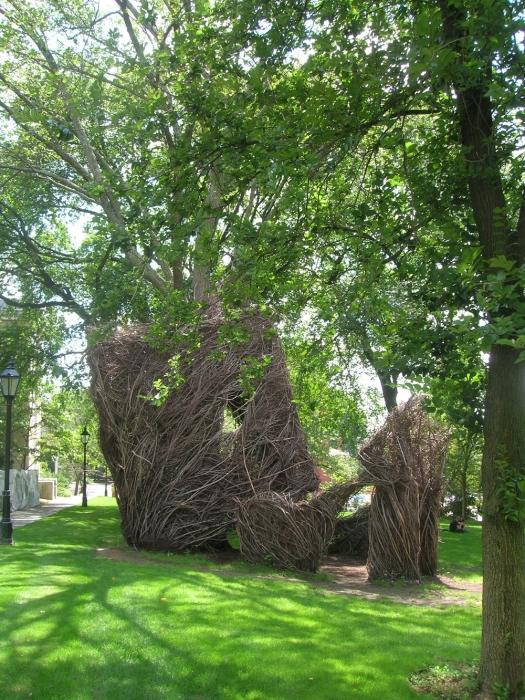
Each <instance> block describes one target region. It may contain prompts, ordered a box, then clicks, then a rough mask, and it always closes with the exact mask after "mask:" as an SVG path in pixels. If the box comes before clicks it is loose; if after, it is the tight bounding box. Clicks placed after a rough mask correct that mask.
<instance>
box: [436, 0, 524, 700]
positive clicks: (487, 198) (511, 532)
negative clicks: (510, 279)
mask: <svg viewBox="0 0 525 700" xmlns="http://www.w3.org/2000/svg"><path fill="white" fill-rule="evenodd" d="M439 5H440V9H441V13H442V18H443V33H444V36H445V39H446V40H447V41H448V42H449V44H450V45H451V46H452V47H453V49H454V50H455V51H456V52H457V54H458V58H457V63H458V64H459V66H460V69H461V70H460V71H458V72H456V74H455V77H454V78H453V79H452V82H453V85H454V89H455V92H456V96H457V105H458V123H459V127H460V135H461V143H462V146H463V149H464V151H463V152H464V157H465V163H466V165H467V172H468V188H469V193H470V204H471V207H472V212H473V215H474V220H475V222H476V227H477V230H478V234H479V240H480V243H481V246H482V248H483V258H484V260H485V262H486V263H487V267H488V264H489V261H490V260H491V259H492V258H494V257H496V256H498V255H504V256H505V257H506V258H507V259H510V260H513V261H514V262H516V263H517V264H518V265H520V264H522V263H523V251H524V250H525V245H524V243H525V241H524V240H523V239H524V235H525V234H524V233H523V230H524V227H520V226H519V225H518V226H517V227H513V226H512V225H511V223H510V222H509V220H508V218H507V215H506V200H505V194H504V191H503V186H502V180H501V162H500V159H499V156H498V152H497V149H496V146H495V137H496V132H495V127H494V122H493V116H492V103H491V98H490V97H489V96H488V94H487V93H488V88H489V85H490V83H491V81H492V79H493V77H492V66H493V58H494V57H493V56H491V55H487V56H485V59H486V61H485V65H479V62H478V64H477V67H473V65H474V63H473V62H471V60H470V59H471V58H472V56H471V48H469V47H472V45H473V44H472V41H471V40H472V39H475V38H476V37H469V36H468V34H467V32H468V31H469V30H468V26H469V25H468V23H467V22H466V21H465V20H466V19H467V7H466V6H465V5H463V4H461V3H457V2H454V1H451V0H440V2H439ZM476 10H477V8H476V6H475V5H474V6H469V9H468V12H470V13H472V14H474V13H475V12H476ZM482 10H483V8H482V7H481V5H480V12H482ZM508 312H509V310H507V309H506V308H505V307H504V304H503V303H502V305H501V307H500V308H499V309H497V312H495V315H496V316H505V315H508ZM518 354H519V351H517V350H515V349H514V348H512V347H510V346H507V345H496V344H495V345H493V346H492V348H491V351H490V360H489V370H488V384H487V394H486V399H485V421H484V436H485V444H484V449H483V461H482V487H483V509H484V517H483V576H484V582H483V627H482V645H481V647H482V648H481V664H480V682H481V686H482V697H483V698H485V699H487V700H489V699H490V700H492V699H493V698H495V697H496V694H495V684H500V685H501V686H503V688H505V687H507V688H508V692H507V694H506V695H505V697H506V698H509V700H510V699H511V698H512V699H514V698H518V697H519V696H520V695H521V693H520V691H519V686H520V685H521V684H523V683H524V681H525V538H524V530H523V520H521V521H518V522H513V521H512V520H511V519H509V518H508V517H507V518H506V517H505V513H504V505H505V503H504V499H503V498H502V494H501V493H498V489H499V488H500V487H501V485H502V469H507V470H510V472H511V473H512V474H513V475H514V476H520V478H522V479H523V478H525V362H520V363H517V358H518ZM507 515H508V513H507Z"/></svg>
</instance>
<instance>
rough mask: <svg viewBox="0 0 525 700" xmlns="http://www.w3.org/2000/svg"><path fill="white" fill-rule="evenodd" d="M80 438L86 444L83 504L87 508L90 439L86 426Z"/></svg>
mask: <svg viewBox="0 0 525 700" xmlns="http://www.w3.org/2000/svg"><path fill="white" fill-rule="evenodd" d="M80 438H81V440H82V444H83V445H84V486H83V488H82V505H83V506H84V507H85V508H87V491H86V472H87V460H86V450H87V444H88V440H89V433H88V429H87V428H84V430H83V431H82V432H81V433H80Z"/></svg>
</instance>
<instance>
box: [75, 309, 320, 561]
mask: <svg viewBox="0 0 525 700" xmlns="http://www.w3.org/2000/svg"><path fill="white" fill-rule="evenodd" d="M221 324H223V319H222V318H220V317H215V318H210V317H208V318H203V320H202V323H201V325H200V328H199V329H198V330H199V336H200V344H197V346H196V347H195V346H194V348H193V349H192V350H186V349H185V348H183V347H174V348H173V349H171V350H170V351H169V352H164V353H159V352H157V351H156V350H154V349H153V348H152V347H151V346H150V345H148V343H147V342H146V341H145V334H146V333H147V330H148V329H147V327H134V328H130V329H124V330H122V331H120V332H118V333H117V334H116V335H115V336H114V337H113V338H111V339H110V340H106V341H103V342H100V343H98V344H97V345H95V346H94V347H92V348H91V350H90V351H89V355H88V360H89V364H90V367H91V370H92V376H93V381H92V391H93V395H94V398H95V403H96V406H97V409H98V413H99V417H100V444H101V448H102V451H103V453H104V456H105V458H106V460H107V462H108V465H109V468H110V471H111V474H112V476H113V479H114V481H115V485H116V487H117V491H118V503H119V507H120V511H121V516H122V528H123V533H124V535H125V538H126V541H127V542H128V543H129V544H133V545H135V546H140V547H145V548H150V549H157V550H172V551H177V550H179V551H180V550H185V549H186V548H192V547H199V546H204V547H210V548H213V547H214V546H216V545H217V544H218V543H221V542H224V541H225V539H226V535H227V533H228V532H229V531H231V530H232V529H233V528H234V527H235V522H234V513H235V509H236V507H237V502H238V499H239V498H241V499H243V498H244V499H247V498H251V497H252V496H254V495H255V494H258V493H261V492H268V491H276V492H278V493H281V494H283V495H286V498H288V499H289V500H290V502H294V501H298V500H300V499H301V498H304V497H305V495H306V494H307V493H308V492H309V491H313V490H315V489H316V488H317V485H318V478H317V477H316V475H315V472H314V465H313V462H312V460H311V459H310V457H309V455H308V451H307V448H306V443H305V440H304V437H303V433H302V430H301V427H300V424H299V419H298V415H297V410H296V407H295V405H294V403H293V401H292V390H291V385H290V380H289V375H288V371H287V368H286V361H285V357H284V353H283V351H282V348H281V345H280V342H279V340H278V338H277V337H276V334H275V330H274V329H273V327H272V324H271V322H270V321H269V320H268V319H266V318H263V317H261V316H260V315H257V314H249V313H247V314H246V316H245V317H244V319H243V325H244V326H245V329H246V336H247V339H246V342H243V343H241V344H238V345H235V346H233V345H230V346H228V347H221V348H218V334H219V329H220V327H221ZM218 350H219V351H220V352H218ZM175 354H180V356H181V365H180V372H181V375H182V377H183V380H184V381H183V382H182V384H180V386H179V387H178V388H177V389H175V390H174V391H173V392H172V393H171V394H170V395H169V396H168V398H167V399H166V401H165V402H164V403H163V404H162V405H161V406H156V405H154V403H153V402H152V401H151V400H150V399H148V397H151V395H152V394H154V393H155V390H154V389H153V383H154V381H155V380H157V379H159V378H161V379H162V378H163V377H165V376H166V375H169V364H168V361H169V359H170V357H173V356H174V355H175ZM247 358H248V361H249V362H251V360H250V359H249V358H253V359H254V360H256V361H262V360H265V361H266V362H267V361H268V360H270V362H269V364H267V365H266V366H265V367H264V376H263V378H262V379H257V380H255V381H254V388H255V392H254V394H253V395H252V396H250V397H249V398H247V397H246V396H245V395H244V394H243V389H242V388H241V385H240V383H239V376H240V375H241V374H242V371H243V366H245V365H246V361H247ZM263 364H264V363H263ZM226 409H229V410H230V413H231V415H233V416H235V417H236V419H237V422H238V424H239V427H238V428H237V429H236V430H234V431H233V432H229V433H227V432H225V423H224V417H225V410H226Z"/></svg>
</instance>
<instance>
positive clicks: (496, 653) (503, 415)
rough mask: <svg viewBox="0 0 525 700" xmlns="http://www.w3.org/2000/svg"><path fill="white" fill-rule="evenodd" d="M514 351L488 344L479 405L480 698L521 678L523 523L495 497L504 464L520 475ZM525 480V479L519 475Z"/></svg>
mask: <svg viewBox="0 0 525 700" xmlns="http://www.w3.org/2000/svg"><path fill="white" fill-rule="evenodd" d="M517 355H518V352H517V351H516V350H514V349H513V348H511V347H508V346H505V345H494V346H493V347H492V350H491V352H490V363H489V376H488V386H487V399H486V404H485V431H484V432H485V448H484V450H483V462H482V487H483V630H482V643H481V644H482V646H481V668H480V680H481V682H482V686H483V691H484V695H483V697H484V698H493V697H494V694H493V685H494V683H495V682H497V683H501V684H502V685H506V684H507V683H508V684H509V687H510V689H511V694H510V696H509V697H511V698H514V697H515V698H518V697H519V694H518V693H517V692H516V687H517V686H518V685H519V684H520V683H522V682H523V681H524V679H525V536H524V529H523V521H521V522H520V521H518V522H513V521H511V520H509V519H506V518H505V516H504V513H503V508H502V506H503V504H502V499H501V496H500V494H498V493H497V492H496V491H497V489H498V487H499V486H500V485H501V479H502V474H501V468H502V466H503V465H504V464H505V463H506V464H507V465H508V466H509V467H510V468H511V469H512V470H513V471H514V472H520V473H521V474H523V475H525V362H520V363H516V358H517ZM524 478H525V476H524Z"/></svg>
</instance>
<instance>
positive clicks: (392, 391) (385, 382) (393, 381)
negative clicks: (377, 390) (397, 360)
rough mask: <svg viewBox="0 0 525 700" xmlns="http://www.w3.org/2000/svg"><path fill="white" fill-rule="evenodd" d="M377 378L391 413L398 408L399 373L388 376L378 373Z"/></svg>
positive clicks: (384, 373)
mask: <svg viewBox="0 0 525 700" xmlns="http://www.w3.org/2000/svg"><path fill="white" fill-rule="evenodd" d="M376 372H377V376H378V377H379V381H380V383H381V391H382V392H383V399H384V401H385V406H386V410H387V411H388V412H389V413H390V411H393V410H394V408H396V406H397V378H398V376H399V375H398V374H397V372H391V373H390V374H387V373H386V372H379V371H377V370H376Z"/></svg>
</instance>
